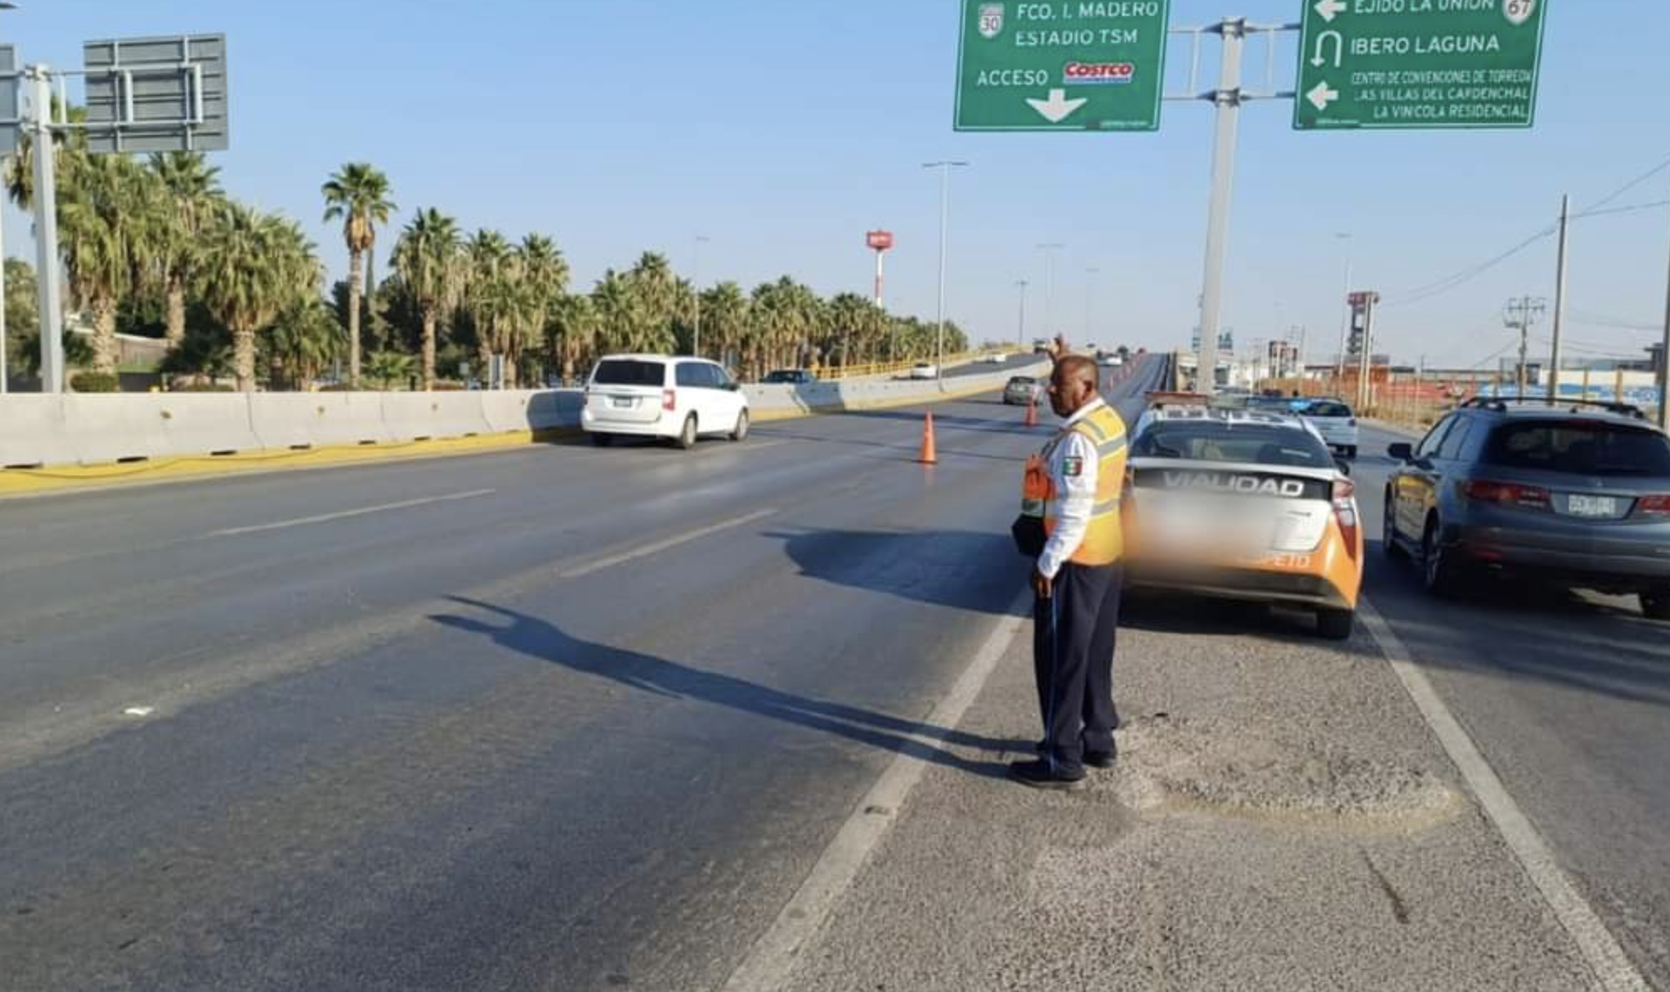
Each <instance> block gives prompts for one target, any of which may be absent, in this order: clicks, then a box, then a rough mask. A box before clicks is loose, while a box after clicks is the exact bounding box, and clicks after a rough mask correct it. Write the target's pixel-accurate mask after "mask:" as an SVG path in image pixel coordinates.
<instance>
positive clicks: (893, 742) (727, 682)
mask: <svg viewBox="0 0 1670 992" xmlns="http://www.w3.org/2000/svg"><path fill="white" fill-rule="evenodd" d="M448 598H449V599H451V600H452V601H453V602H456V603H458V604H459V605H460V606H461V607H466V608H468V609H471V610H475V611H480V612H482V613H486V614H490V615H491V617H492V619H491V620H490V621H489V620H483V619H479V618H477V617H473V616H458V615H452V614H440V615H431V616H430V619H431V620H433V621H434V622H436V623H438V624H441V625H442V626H444V627H450V628H452V629H453V630H460V631H464V632H465V633H469V634H478V635H480V636H483V637H487V638H491V639H492V641H493V643H494V644H497V645H499V646H500V647H502V648H505V649H507V650H511V651H515V652H517V653H519V654H523V655H526V656H528V657H530V658H535V659H538V660H540V661H544V662H547V663H549V664H553V665H559V666H561V667H563V668H567V669H569V670H570V671H573V672H577V673H579V674H582V675H589V676H593V677H596V678H603V679H608V680H610V681H612V682H618V683H620V684H621V685H624V686H626V687H628V688H630V689H636V690H639V691H641V692H647V693H651V694H653V695H657V696H662V697H665V698H668V699H690V700H697V701H700V702H704V703H709V704H711V705H714V706H721V707H724V708H726V709H730V710H735V711H737V712H740V713H747V714H751V715H753V716H759V717H765V718H766V719H770V720H779V721H782V722H784V723H790V724H794V725H795V726H799V727H804V728H806V729H809V730H816V731H820V732H823V733H827V734H831V735H834V736H836V737H842V738H845V739H847V740H850V741H855V742H857V743H860V744H866V745H869V746H870V747H875V748H879V749H881V750H884V751H891V752H893V753H896V754H908V755H910V756H911V757H914V758H917V759H919V760H922V761H926V762H930V763H932V764H936V765H943V766H945V767H948V768H954V769H956V770H958V771H962V772H967V773H969V774H973V775H979V776H982V777H987V778H999V777H1002V776H1003V775H1004V774H1006V767H1005V766H1004V765H1002V764H997V763H993V762H982V761H971V760H969V759H967V758H964V757H962V756H961V755H958V754H956V753H954V752H952V751H949V750H946V749H945V748H944V747H941V746H939V745H941V744H950V745H955V746H958V747H964V748H973V749H977V750H980V751H984V752H988V753H989V752H1001V751H1015V750H1019V749H1020V748H1021V747H1026V746H1030V745H1027V744H1025V743H1022V742H1016V741H1006V740H994V739H991V738H988V737H982V736H979V735H975V734H968V733H964V732H962V731H958V730H953V729H947V728H944V727H934V726H930V725H928V724H924V723H918V722H916V721H913V720H905V719H901V718H899V717H894V716H888V715H887V714H885V713H876V712H873V711H871V710H866V709H861V708H859V707H855V706H848V705H845V704H843V703H834V702H829V701H826V700H822V699H812V698H809V697H806V696H799V695H796V694H794V693H789V692H783V691H781V690H778V689H773V688H771V687H769V686H764V685H760V684H759V683H757V682H750V681H748V680H747V679H741V678H737V677H735V676H732V675H721V674H719V673H717V672H710V671H704V670H703V669H700V668H694V667H691V666H689V665H683V664H680V663H678V662H676V661H670V660H668V659H665V658H657V657H654V656H652V655H647V654H641V653H639V652H636V651H628V650H624V649H621V648H616V647H610V646H609V645H607V644H598V643H595V642H592V641H583V640H580V639H579V638H577V637H573V636H571V635H569V634H568V633H566V632H564V631H563V630H562V629H561V628H559V627H557V626H556V625H555V624H552V623H550V622H548V621H545V620H541V619H540V618H538V617H534V616H529V615H528V614H526V613H520V612H518V611H516V610H510V609H506V608H504V607H501V606H495V605H493V604H491V603H483V602H480V601H478V600H473V599H467V598H464V597H462V596H451V597H448Z"/></svg>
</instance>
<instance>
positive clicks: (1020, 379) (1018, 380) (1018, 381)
mask: <svg viewBox="0 0 1670 992" xmlns="http://www.w3.org/2000/svg"><path fill="white" fill-rule="evenodd" d="M1032 383H1033V380H1032V379H1029V378H1027V377H1026V376H1024V375H1017V376H1015V377H1014V378H1013V379H1010V380H1009V385H1011V386H1030V385H1032Z"/></svg>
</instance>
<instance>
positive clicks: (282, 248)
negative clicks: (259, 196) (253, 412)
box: [199, 204, 322, 393]
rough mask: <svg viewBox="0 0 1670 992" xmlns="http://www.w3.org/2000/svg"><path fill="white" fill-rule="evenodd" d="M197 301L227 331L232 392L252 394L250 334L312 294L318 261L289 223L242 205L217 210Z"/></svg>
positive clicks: (252, 341)
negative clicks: (233, 380)
mask: <svg viewBox="0 0 1670 992" xmlns="http://www.w3.org/2000/svg"><path fill="white" fill-rule="evenodd" d="M204 247H205V251H204V264H203V267H202V269H201V272H200V276H199V279H200V281H201V283H202V288H201V292H202V294H203V301H204V303H205V304H207V305H208V307H209V310H210V311H211V312H213V313H214V315H215V317H216V318H217V319H218V320H219V321H220V322H221V323H222V324H225V325H226V327H227V328H229V329H230V330H231V332H232V352H233V369H234V375H235V376H236V378H237V382H238V389H239V390H241V391H243V392H246V393H249V392H254V391H255V335H256V334H257V333H258V332H259V331H261V330H263V329H265V328H267V327H269V326H271V325H272V324H273V322H274V321H276V320H277V319H278V317H279V316H280V315H281V314H283V313H284V312H285V311H286V310H289V309H290V308H292V307H295V306H297V305H298V304H300V303H301V302H302V301H303V300H304V299H306V298H308V297H309V296H312V295H317V292H318V290H319V287H320V283H321V281H322V272H321V269H320V266H319V262H318V259H317V258H315V257H314V255H313V246H312V245H310V244H308V242H307V238H306V237H305V236H304V235H303V234H302V232H301V228H299V227H297V226H296V224H295V222H293V221H290V220H287V219H284V218H280V217H273V216H268V215H264V214H261V213H258V212H256V211H254V210H251V209H250V208H248V207H246V206H243V205H242V204H231V205H229V206H228V207H227V208H226V210H224V211H222V213H221V216H220V217H219V219H218V220H217V222H216V223H215V224H214V225H213V226H212V227H211V228H210V229H209V231H208V234H207V237H206V238H205V246H204Z"/></svg>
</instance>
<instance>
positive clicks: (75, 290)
mask: <svg viewBox="0 0 1670 992" xmlns="http://www.w3.org/2000/svg"><path fill="white" fill-rule="evenodd" d="M65 162H66V165H68V166H69V167H68V168H66V169H65V175H64V181H63V182H62V183H60V184H59V191H58V192H59V203H58V215H59V217H58V219H59V232H60V247H61V249H62V251H63V256H64V271H65V275H66V277H67V279H68V282H69V285H70V291H71V295H72V296H73V298H74V305H75V306H76V307H77V308H82V309H86V310H88V311H90V312H91V313H92V317H93V362H92V364H93V371H95V372H103V373H109V374H114V373H115V372H116V367H117V360H118V354H117V345H116V307H117V304H118V303H119V302H121V300H122V298H123V297H124V296H125V295H127V294H128V293H129V292H130V291H131V290H132V289H133V288H134V287H135V285H136V284H137V282H138V274H139V272H140V271H141V270H142V269H143V268H144V267H145V264H146V262H147V257H146V254H145V253H146V251H147V249H148V247H149V246H148V244H147V241H146V239H144V238H143V236H142V231H143V230H144V228H145V226H146V223H147V212H146V210H145V204H146V202H147V200H148V199H149V198H150V196H151V194H150V193H149V192H148V191H147V189H146V183H147V181H148V180H150V178H151V177H150V176H149V174H147V173H145V172H144V170H143V169H141V168H140V167H139V166H138V165H137V164H136V163H135V162H134V161H133V160H132V159H130V158H127V157H126V156H121V155H100V156H74V157H71V156H65Z"/></svg>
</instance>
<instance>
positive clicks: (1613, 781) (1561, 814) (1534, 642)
mask: <svg viewBox="0 0 1670 992" xmlns="http://www.w3.org/2000/svg"><path fill="white" fill-rule="evenodd" d="M1400 440H1408V438H1406V437H1403V436H1394V435H1391V434H1388V433H1386V432H1384V431H1379V430H1374V429H1371V428H1364V430H1363V438H1362V445H1361V447H1360V450H1361V454H1362V456H1363V457H1362V458H1361V460H1360V461H1359V462H1358V467H1357V471H1356V480H1357V483H1358V486H1359V489H1358V497H1359V500H1360V502H1361V506H1362V511H1363V515H1364V517H1365V518H1366V520H1367V521H1368V527H1369V529H1368V532H1367V535H1368V537H1369V538H1370V539H1372V540H1373V542H1374V544H1373V546H1372V547H1371V548H1370V555H1371V558H1370V561H1369V569H1368V575H1367V584H1366V593H1367V595H1368V597H1369V599H1370V600H1372V601H1373V602H1374V604H1375V605H1376V606H1377V607H1379V609H1380V611H1381V612H1382V613H1383V614H1384V615H1385V617H1386V619H1387V621H1388V623H1389V624H1390V625H1391V626H1392V628H1393V629H1394V630H1395V631H1396V632H1397V633H1398V634H1399V636H1400V637H1401V638H1402V640H1403V642H1404V644H1405V645H1406V646H1407V647H1408V649H1409V651H1410V653H1411V654H1412V655H1413V656H1414V659H1415V660H1416V661H1418V662H1419V663H1421V665H1422V666H1423V667H1424V668H1425V670H1426V671H1427V672H1428V675H1429V677H1430V678H1431V679H1432V681H1433V683H1434V685H1435V687H1436V688H1437V689H1438V691H1439V694H1440V695H1441V696H1442V697H1443V699H1444V700H1445V702H1446V703H1447V704H1448V705H1449V707H1450V708H1451V710H1453V711H1454V713H1455V715H1456V716H1457V718H1459V719H1460V720H1461V722H1462V724H1463V725H1464V726H1465V727H1466V728H1467V730H1468V732H1469V733H1471V734H1472V736H1473V738H1474V739H1475V741H1476V742H1477V743H1478V745H1479V747H1480V750H1481V751H1482V752H1483V753H1484V756H1485V757H1486V758H1487V759H1488V760H1489V761H1490V762H1491V764H1492V765H1493V766H1494V767H1495V769H1496V771H1497V773H1498V774H1499V775H1500V776H1501V777H1502V779H1503V783H1504V785H1506V786H1507V788H1508V791H1509V792H1510V793H1511V794H1512V795H1513V796H1514V797H1515V799H1517V800H1518V802H1519V804H1520V806H1521V807H1522V808H1523V809H1524V811H1525V813H1526V815H1527V816H1528V817H1529V818H1530V819H1531V822H1532V824H1533V825H1534V826H1535V827H1536V828H1537V830H1538V832H1539V833H1541V834H1542V836H1543V838H1544V839H1545V840H1546V841H1547V842H1548V844H1549V846H1550V847H1552V848H1553V850H1554V852H1555V854H1556V856H1557V857H1558V858H1559V860H1560V863H1561V866H1562V867H1564V868H1565V869H1566V871H1567V873H1568V874H1570V875H1571V876H1572V878H1573V880H1574V881H1575V882H1576V883H1577V885H1578V888H1579V889H1580V890H1581V892H1582V893H1583V895H1584V896H1585V897H1586V898H1587V899H1588V901H1589V902H1590V903H1591V905H1593V907H1594V908H1595V910H1596V912H1597V913H1598V914H1599V915H1600V916H1601V918H1602V920H1603V922H1605V923H1606V925H1607V928H1608V929H1609V930H1610V931H1611V932H1612V934H1613V935H1614V936H1615V937H1616V938H1617V939H1618V941H1619V943H1620V944H1622V945H1623V948H1624V950H1625V951H1626V952H1627V953H1629V954H1630V956H1631V957H1632V958H1633V959H1634V960H1635V962H1636V965H1637V967H1639V968H1640V969H1641V970H1642V971H1643V972H1644V973H1645V974H1646V975H1647V977H1648V979H1649V981H1651V982H1653V983H1654V987H1656V988H1663V989H1670V763H1667V762H1666V760H1665V759H1666V756H1670V626H1666V625H1664V624H1655V623H1652V622H1650V621H1648V620H1646V619H1645V618H1644V617H1643V616H1642V615H1641V612H1640V607H1639V604H1638V603H1637V602H1636V600H1635V599H1634V597H1629V598H1627V599H1626V598H1616V597H1607V596H1598V595H1595V594H1592V593H1586V592H1577V593H1572V592H1566V591H1560V590H1553V589H1548V588H1539V587H1537V586H1536V585H1524V584H1518V583H1511V582H1504V581H1499V580H1498V581H1491V580H1485V581H1483V582H1481V583H1479V584H1478V585H1477V587H1476V588H1475V589H1474V590H1473V593H1472V595H1469V596H1467V597H1466V598H1464V599H1463V600H1461V601H1458V602H1457V601H1441V600H1434V599H1432V598H1431V597H1428V596H1427V595H1426V594H1425V592H1424V591H1423V590H1422V588H1421V584H1420V579H1419V575H1418V569H1419V566H1418V564H1416V563H1413V562H1393V561H1388V560H1386V559H1385V557H1384V556H1383V555H1382V553H1381V550H1380V546H1379V537H1380V535H1381V527H1382V524H1381V521H1382V517H1383V513H1384V507H1385V488H1386V482H1387V479H1388V478H1389V476H1390V473H1391V470H1392V468H1393V462H1392V461H1391V459H1389V458H1387V457H1385V452H1386V446H1387V445H1388V444H1390V443H1392V442H1394V441H1400Z"/></svg>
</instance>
